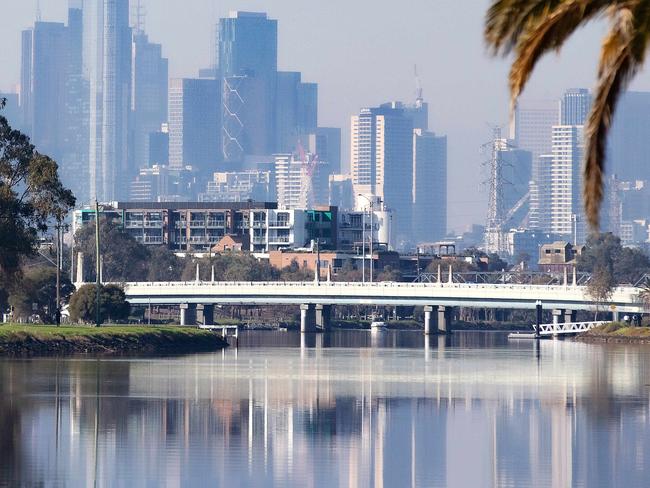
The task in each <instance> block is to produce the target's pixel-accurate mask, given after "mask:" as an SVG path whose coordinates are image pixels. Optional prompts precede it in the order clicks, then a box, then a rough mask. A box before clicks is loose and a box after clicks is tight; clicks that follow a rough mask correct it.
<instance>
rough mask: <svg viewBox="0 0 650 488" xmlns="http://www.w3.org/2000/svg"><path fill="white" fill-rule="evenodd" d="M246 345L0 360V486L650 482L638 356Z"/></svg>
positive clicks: (252, 337)
mask: <svg viewBox="0 0 650 488" xmlns="http://www.w3.org/2000/svg"><path fill="white" fill-rule="evenodd" d="M240 344H241V347H240V348H239V349H238V350H226V351H224V352H223V353H217V354H201V355H196V356H187V357H178V358H161V359H146V358H141V359H90V360H89V359H69V360H56V359H41V360H30V361H13V360H3V361H0V374H1V375H2V378H1V379H2V381H1V382H0V385H1V386H0V388H2V389H3V390H4V391H3V392H2V393H3V394H2V395H1V396H0V415H1V417H0V418H2V419H4V421H3V422H2V424H1V428H2V429H3V432H0V434H1V436H0V438H2V443H1V444H0V484H9V485H38V484H47V483H48V482H50V481H52V480H56V482H57V483H60V484H62V485H66V486H91V485H93V484H97V485H100V486H101V485H125V486H136V485H137V486H142V485H145V484H149V485H151V486H164V485H167V486H199V485H201V486H206V485H209V486H272V485H276V486H314V487H330V486H353V487H354V486H358V487H362V486H377V487H379V486H459V487H460V486H473V487H481V486H495V487H496V486H518V487H521V486H524V487H525V486H560V487H561V486H589V487H591V486H644V482H645V481H647V479H646V473H647V468H648V466H649V464H648V463H649V462H650V425H648V422H647V418H648V415H649V414H650V412H649V402H648V395H647V387H646V386H645V383H646V382H647V380H646V378H647V377H648V374H649V373H650V353H649V352H648V351H647V350H645V349H642V348H637V347H630V346H600V345H598V346H590V345H585V344H579V343H570V342H563V341H548V342H542V343H533V342H527V343H523V342H517V343H508V342H507V340H506V339H505V336H504V335H502V334H491V333H487V334H486V333H457V334H454V336H452V337H431V338H428V337H427V338H425V337H423V336H422V335H420V334H415V333H394V332H384V333H379V334H373V333H370V332H349V333H347V332H334V333H332V334H328V335H325V336H324V335H322V334H320V335H318V334H315V335H312V334H303V335H302V336H301V335H300V334H292V333H279V332H264V333H244V334H242V337H241V343H240ZM255 344H257V346H256V345H255ZM269 344H270V345H269ZM35 433H37V435H34V434H35Z"/></svg>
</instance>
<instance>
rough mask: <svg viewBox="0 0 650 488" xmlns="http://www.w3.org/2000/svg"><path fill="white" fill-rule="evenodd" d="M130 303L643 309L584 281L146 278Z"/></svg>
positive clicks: (627, 292)
mask: <svg viewBox="0 0 650 488" xmlns="http://www.w3.org/2000/svg"><path fill="white" fill-rule="evenodd" d="M124 290H125V293H126V297H127V300H128V301H129V302H130V303H132V304H140V305H145V304H150V303H151V304H170V305H171V304H181V303H202V304H230V305H273V304H282V305H298V304H309V303H312V304H331V305H446V306H463V307H489V308H520V309H532V308H535V304H536V302H537V301H538V300H541V301H542V304H543V306H544V308H545V309H551V308H557V309H570V310H597V309H600V310H609V309H610V307H614V308H615V309H616V310H618V311H620V312H628V313H641V312H643V308H644V307H643V303H642V301H641V300H640V299H639V289H638V288H635V287H631V286H629V287H619V288H616V289H615V290H614V291H613V293H612V297H611V300H610V301H609V302H607V303H599V302H596V301H594V300H593V299H591V298H590V297H589V296H588V294H587V289H586V287H585V286H571V285H518V284H484V283H480V284H475V283H471V284H470V283H395V282H381V283H357V282H354V283H342V282H326V283H313V282H211V281H198V282H197V281H191V282H144V283H125V284H124Z"/></svg>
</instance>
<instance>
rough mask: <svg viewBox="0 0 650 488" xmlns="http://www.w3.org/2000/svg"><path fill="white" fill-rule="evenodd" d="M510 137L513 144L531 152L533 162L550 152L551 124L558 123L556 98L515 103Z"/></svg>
mask: <svg viewBox="0 0 650 488" xmlns="http://www.w3.org/2000/svg"><path fill="white" fill-rule="evenodd" d="M513 122H514V123H513V127H512V128H513V130H511V133H510V138H511V139H512V140H513V142H514V145H515V146H516V147H518V148H520V149H525V150H526V151H530V152H531V153H532V159H533V164H536V163H535V161H536V160H537V158H538V157H539V156H540V155H542V154H550V152H551V146H552V141H551V139H552V134H553V126H554V125H557V124H558V123H559V113H558V106H557V100H522V101H520V102H519V103H518V104H517V108H516V109H515V117H514V121H513Z"/></svg>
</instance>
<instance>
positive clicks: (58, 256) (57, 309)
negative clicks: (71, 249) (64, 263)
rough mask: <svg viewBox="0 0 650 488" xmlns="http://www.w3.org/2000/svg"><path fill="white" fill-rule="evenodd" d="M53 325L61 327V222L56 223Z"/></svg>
mask: <svg viewBox="0 0 650 488" xmlns="http://www.w3.org/2000/svg"><path fill="white" fill-rule="evenodd" d="M54 323H55V324H56V326H57V327H58V326H59V325H61V221H60V220H57V222H56V307H54Z"/></svg>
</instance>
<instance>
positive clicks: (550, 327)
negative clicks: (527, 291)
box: [533, 320, 608, 335]
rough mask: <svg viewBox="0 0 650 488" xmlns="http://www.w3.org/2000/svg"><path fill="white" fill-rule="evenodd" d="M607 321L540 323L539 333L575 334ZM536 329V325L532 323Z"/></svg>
mask: <svg viewBox="0 0 650 488" xmlns="http://www.w3.org/2000/svg"><path fill="white" fill-rule="evenodd" d="M607 323H608V321H606V320H601V321H593V320H592V321H591V322H558V323H557V324H540V326H539V335H560V334H577V333H578V332H586V331H588V330H590V329H593V328H594V327H597V326H599V325H603V324H607ZM533 329H535V330H537V326H536V325H533Z"/></svg>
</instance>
